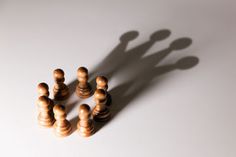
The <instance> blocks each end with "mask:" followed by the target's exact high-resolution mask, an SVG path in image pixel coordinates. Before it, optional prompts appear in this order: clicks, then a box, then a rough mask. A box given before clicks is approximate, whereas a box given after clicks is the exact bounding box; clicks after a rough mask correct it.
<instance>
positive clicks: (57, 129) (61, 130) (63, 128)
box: [53, 120, 72, 137]
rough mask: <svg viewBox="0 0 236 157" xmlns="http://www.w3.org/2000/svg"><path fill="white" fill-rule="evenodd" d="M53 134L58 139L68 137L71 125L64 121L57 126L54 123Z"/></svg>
mask: <svg viewBox="0 0 236 157" xmlns="http://www.w3.org/2000/svg"><path fill="white" fill-rule="evenodd" d="M53 127H54V133H55V135H56V136H58V137H65V136H69V135H70V134H71V132H72V127H71V124H70V123H69V122H68V121H67V120H65V122H64V124H58V123H57V122H55V123H54V125H53Z"/></svg>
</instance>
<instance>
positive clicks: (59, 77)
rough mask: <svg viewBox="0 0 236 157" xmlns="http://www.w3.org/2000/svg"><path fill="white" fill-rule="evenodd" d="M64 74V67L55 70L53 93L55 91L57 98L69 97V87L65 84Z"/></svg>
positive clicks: (55, 97)
mask: <svg viewBox="0 0 236 157" xmlns="http://www.w3.org/2000/svg"><path fill="white" fill-rule="evenodd" d="M64 75H65V74H64V71H63V70H62V69H56V70H54V72H53V77H54V80H55V85H54V88H53V93H54V99H55V100H65V99H67V98H68V97H69V89H68V87H67V86H66V85H65V84H64V81H65V77H64Z"/></svg>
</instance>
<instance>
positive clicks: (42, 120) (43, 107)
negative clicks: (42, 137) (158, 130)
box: [37, 96, 55, 127]
mask: <svg viewBox="0 0 236 157" xmlns="http://www.w3.org/2000/svg"><path fill="white" fill-rule="evenodd" d="M37 104H38V108H39V115H38V122H39V124H40V125H41V126H43V127H51V126H53V123H54V122H55V119H54V116H53V114H52V108H53V106H52V104H51V102H50V99H49V98H48V97H47V96H40V97H39V98H38V101H37Z"/></svg>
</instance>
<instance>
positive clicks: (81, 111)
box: [79, 104, 90, 115]
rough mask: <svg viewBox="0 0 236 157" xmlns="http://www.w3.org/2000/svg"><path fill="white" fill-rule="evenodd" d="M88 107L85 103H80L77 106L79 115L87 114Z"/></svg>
mask: <svg viewBox="0 0 236 157" xmlns="http://www.w3.org/2000/svg"><path fill="white" fill-rule="evenodd" d="M89 112H90V107H89V105H87V104H82V105H80V107H79V115H81V114H82V115H89Z"/></svg>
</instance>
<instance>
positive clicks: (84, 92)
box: [76, 67, 93, 99]
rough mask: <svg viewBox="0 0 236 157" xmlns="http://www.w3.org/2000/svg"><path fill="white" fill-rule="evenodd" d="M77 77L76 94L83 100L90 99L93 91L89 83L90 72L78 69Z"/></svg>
mask: <svg viewBox="0 0 236 157" xmlns="http://www.w3.org/2000/svg"><path fill="white" fill-rule="evenodd" d="M77 77H78V84H77V86H76V94H77V95H78V97H80V98H83V99H84V98H88V97H90V96H91V95H92V94H93V91H92V87H91V85H90V84H89V83H88V70H87V69H86V68H85V67H80V68H78V70H77Z"/></svg>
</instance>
